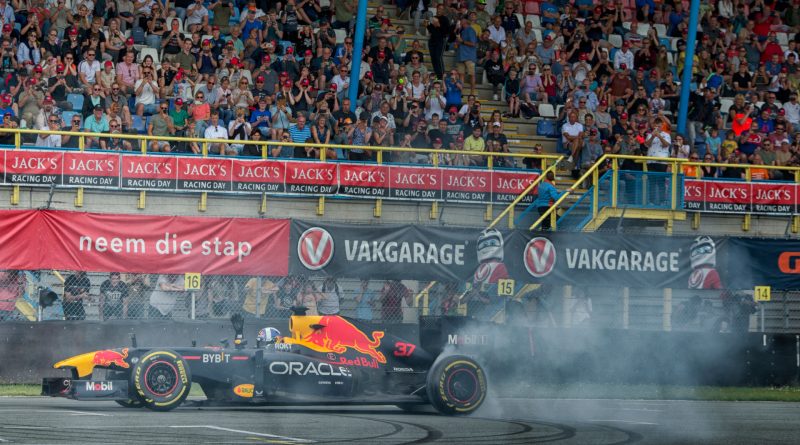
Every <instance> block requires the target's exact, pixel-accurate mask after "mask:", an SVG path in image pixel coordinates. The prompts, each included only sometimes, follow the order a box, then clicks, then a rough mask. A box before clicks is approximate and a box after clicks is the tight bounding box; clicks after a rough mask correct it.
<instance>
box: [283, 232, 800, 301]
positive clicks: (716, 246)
mask: <svg viewBox="0 0 800 445" xmlns="http://www.w3.org/2000/svg"><path fill="white" fill-rule="evenodd" d="M291 234H292V239H291V241H290V245H291V248H290V249H291V258H290V264H289V271H290V273H291V274H297V275H330V276H336V277H351V278H363V277H368V278H375V279H398V280H402V279H416V280H437V281H450V280H452V281H458V282H464V281H466V282H472V283H473V284H480V285H484V284H490V285H493V284H496V283H497V282H498V280H501V279H504V278H512V279H514V280H517V281H519V282H523V283H550V284H556V285H563V284H571V285H576V286H585V287H591V286H628V287H644V288H678V289H698V290H700V289H720V290H722V289H752V288H753V287H754V286H756V285H771V286H773V287H775V288H776V289H797V288H800V240H791V241H784V240H780V241H777V240H776V241H771V240H760V239H747V238H729V237H713V238H712V237H709V236H698V237H658V236H647V237H641V236H631V235H612V234H605V233H604V234H588V233H587V234H578V233H546V234H545V233H536V232H525V231H507V232H499V231H497V230H489V231H484V232H482V231H479V230H473V229H460V228H452V227H447V228H445V227H437V226H372V225H370V226H363V225H361V226H359V225H352V224H318V223H316V222H308V221H298V220H293V221H292V230H291Z"/></svg>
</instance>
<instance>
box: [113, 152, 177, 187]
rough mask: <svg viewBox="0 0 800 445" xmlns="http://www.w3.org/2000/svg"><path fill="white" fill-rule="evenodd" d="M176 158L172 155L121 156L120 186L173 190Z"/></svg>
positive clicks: (175, 179)
mask: <svg viewBox="0 0 800 445" xmlns="http://www.w3.org/2000/svg"><path fill="white" fill-rule="evenodd" d="M177 174H178V158H177V157H174V156H142V155H125V156H122V170H121V172H120V176H121V179H120V180H121V185H120V186H121V187H122V188H124V189H136V190H175V185H176V183H177Z"/></svg>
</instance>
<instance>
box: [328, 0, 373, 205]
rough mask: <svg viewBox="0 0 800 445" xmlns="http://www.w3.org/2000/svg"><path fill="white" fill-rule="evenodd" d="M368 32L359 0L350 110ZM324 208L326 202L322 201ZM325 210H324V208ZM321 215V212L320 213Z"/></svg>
mask: <svg viewBox="0 0 800 445" xmlns="http://www.w3.org/2000/svg"><path fill="white" fill-rule="evenodd" d="M366 34H367V0H358V13H357V14H356V33H355V35H354V36H353V61H352V62H353V63H352V66H351V67H350V88H349V90H348V92H347V93H348V97H349V98H350V111H352V112H353V113H355V111H356V107H357V106H358V83H359V79H360V78H361V53H362V52H363V50H364V37H366ZM320 206H322V208H323V209H324V203H323V202H320ZM323 212H324V210H323ZM319 214H320V215H321V213H319Z"/></svg>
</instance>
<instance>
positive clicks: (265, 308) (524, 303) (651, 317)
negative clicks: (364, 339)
mask: <svg viewBox="0 0 800 445" xmlns="http://www.w3.org/2000/svg"><path fill="white" fill-rule="evenodd" d="M187 284H189V285H190V286H191V284H190V283H188V282H187V277H186V276H184V275H148V274H127V273H122V274H119V273H111V274H109V273H84V272H68V271H67V272H65V271H61V272H58V271H22V272H18V271H0V320H29V321H32V322H37V321H48V320H64V319H66V320H75V321H79V320H88V321H102V322H113V321H114V320H120V319H129V320H146V319H176V320H192V319H194V320H198V319H214V318H217V319H223V318H228V317H230V315H231V314H233V313H242V314H243V315H245V316H248V317H259V318H286V317H288V316H289V315H290V313H291V310H290V309H291V308H292V307H297V306H304V307H307V308H308V313H309V314H319V315H327V314H341V315H345V316H348V317H353V318H358V319H364V320H371V321H375V322H391V323H417V322H418V319H419V316H420V315H466V316H471V317H475V318H479V319H485V320H493V321H496V322H500V323H509V324H522V325H529V326H548V327H575V328H581V327H590V326H591V327H604V328H618V329H632V330H673V331H706V332H745V331H751V332H756V331H757V332H773V333H780V332H794V331H796V330H797V329H798V328H800V294H798V293H790V292H784V293H775V295H774V296H773V299H772V301H769V302H760V303H755V302H754V300H753V295H752V292H734V291H720V290H701V291H698V290H678V289H635V288H612V287H592V288H578V287H572V286H550V285H539V284H535V283H520V282H517V283H516V289H515V292H514V293H513V295H511V296H500V295H497V294H498V289H497V286H490V287H488V288H484V289H478V288H473V287H472V286H471V285H470V284H469V283H459V282H420V281H414V280H403V281H392V280H389V281H386V280H358V279H336V278H332V277H328V278H322V277H306V276H288V277H248V276H234V275H227V276H225V275H204V276H202V277H201V279H200V280H199V283H195V284H197V286H196V287H197V289H194V290H187V288H186V286H187Z"/></svg>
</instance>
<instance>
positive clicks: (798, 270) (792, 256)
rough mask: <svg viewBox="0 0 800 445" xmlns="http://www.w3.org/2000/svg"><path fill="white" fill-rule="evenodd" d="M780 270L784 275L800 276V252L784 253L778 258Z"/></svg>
mask: <svg viewBox="0 0 800 445" xmlns="http://www.w3.org/2000/svg"><path fill="white" fill-rule="evenodd" d="M778 269H780V271H781V272H783V273H789V274H800V252H783V253H781V255H780V256H779V257H778Z"/></svg>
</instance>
